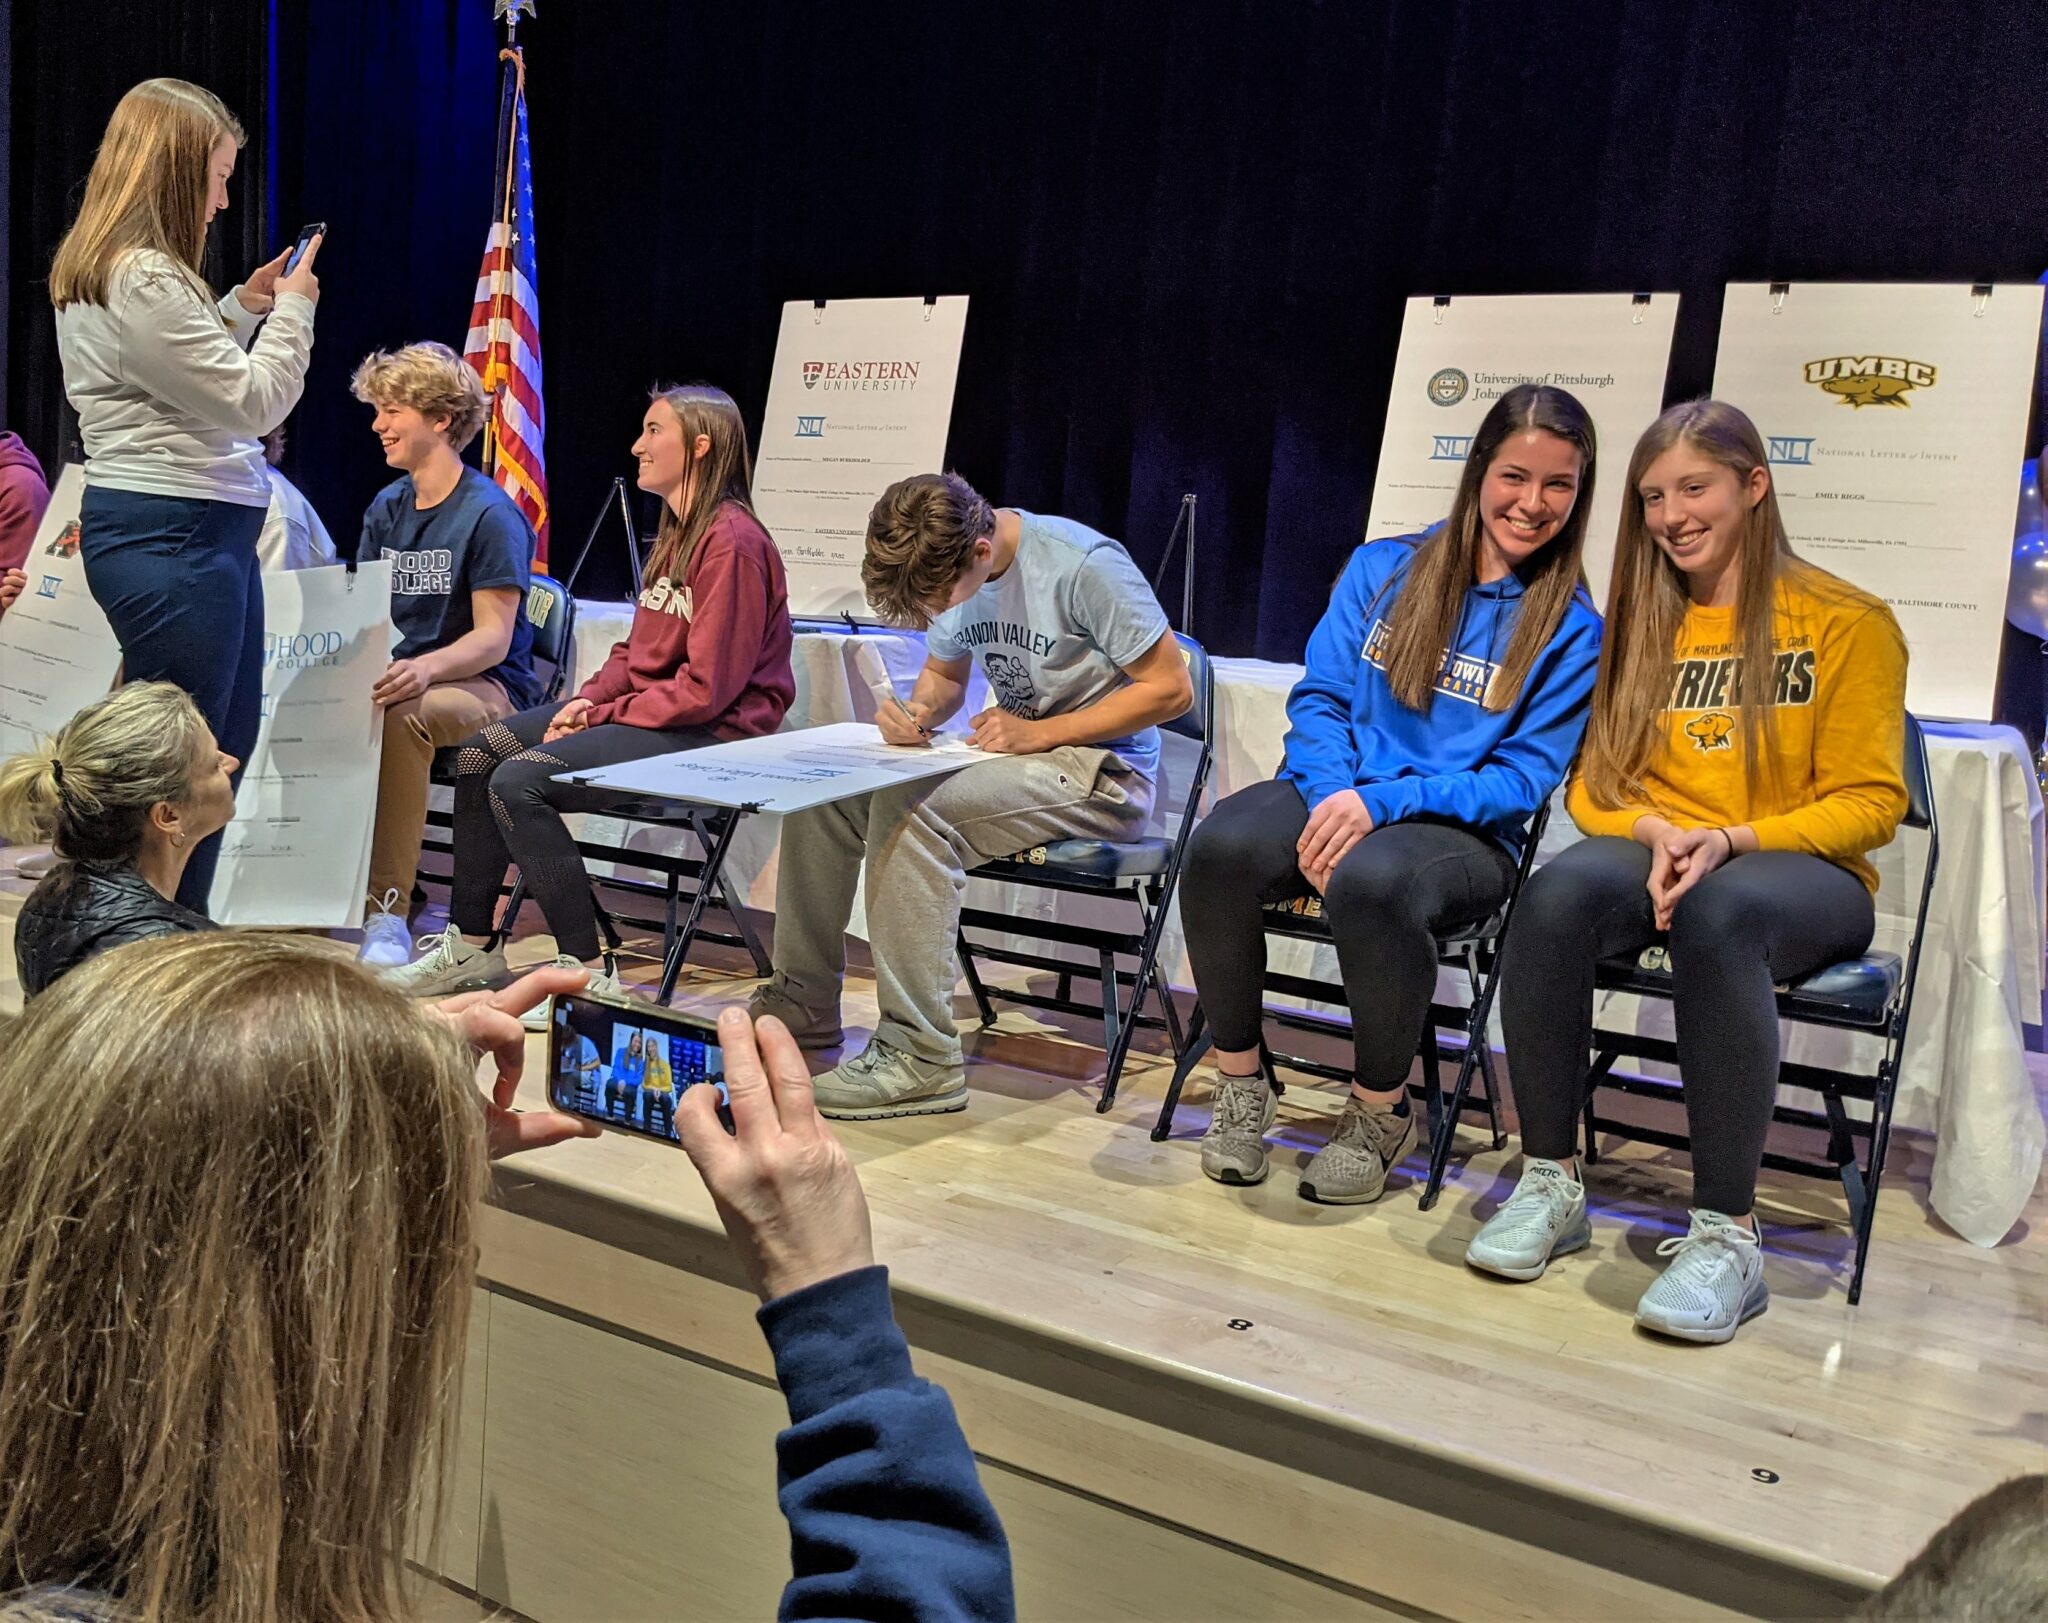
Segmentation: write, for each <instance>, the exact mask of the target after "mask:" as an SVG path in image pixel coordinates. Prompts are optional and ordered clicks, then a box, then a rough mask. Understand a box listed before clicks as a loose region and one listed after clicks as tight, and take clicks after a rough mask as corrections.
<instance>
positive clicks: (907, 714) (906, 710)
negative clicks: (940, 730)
mask: <svg viewBox="0 0 2048 1623" xmlns="http://www.w3.org/2000/svg"><path fill="white" fill-rule="evenodd" d="M889 702H890V703H891V704H893V705H894V706H895V707H896V708H897V709H898V710H900V711H902V712H903V719H904V720H905V721H907V722H909V723H910V725H911V726H913V727H915V728H916V729H917V730H918V733H919V734H920V736H922V737H924V738H926V739H931V738H936V737H937V736H938V735H937V734H936V733H935V732H933V731H932V729H931V728H929V727H927V726H926V725H925V724H924V723H923V722H921V721H919V720H918V719H917V717H916V716H914V715H912V714H911V711H910V706H909V705H907V704H905V703H904V702H903V700H902V699H901V698H900V697H898V696H897V694H896V693H895V692H894V691H893V690H891V692H890V694H889Z"/></svg>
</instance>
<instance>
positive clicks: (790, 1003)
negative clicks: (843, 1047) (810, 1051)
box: [747, 979, 846, 1048]
mask: <svg viewBox="0 0 2048 1623" xmlns="http://www.w3.org/2000/svg"><path fill="white" fill-rule="evenodd" d="M764 1014H772V1015H774V1016H775V1018H776V1019H778V1020H780V1021H781V1022H782V1023H783V1024H784V1025H785V1026H787V1027H789V1034H790V1035H791V1036H792V1037H794V1038H795V1039H796V1045H797V1047H799V1048H837V1047H838V1046H839V1045H840V1044H841V1043H843V1042H845V1041H846V1031H845V1028H844V1027H842V1026H841V1025H840V1023H839V1011H838V1010H837V1009H813V1008H811V1007H810V1006H809V1005H808V1004H804V1003H799V1002H797V1000H796V999H795V998H794V997H792V996H791V995H790V993H789V989H788V988H787V987H785V986H784V985H783V984H782V982H781V981H780V980H779V979H777V980H771V981H764V982H763V983H762V984H761V985H759V986H757V987H755V988H754V995H753V996H752V997H750V998H748V999H747V1018H748V1019H749V1020H758V1019H760V1018H761V1016H762V1015H764Z"/></svg>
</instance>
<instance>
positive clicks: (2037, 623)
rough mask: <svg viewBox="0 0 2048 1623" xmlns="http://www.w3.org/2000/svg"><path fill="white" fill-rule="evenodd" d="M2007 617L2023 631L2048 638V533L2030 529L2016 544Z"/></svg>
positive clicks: (2009, 579) (2006, 595) (2013, 554)
mask: <svg viewBox="0 0 2048 1623" xmlns="http://www.w3.org/2000/svg"><path fill="white" fill-rule="evenodd" d="M2005 617H2006V618H2007V619H2008V620H2010V621H2011V622H2012V623H2013V624H2014V625H2016V626H2018V627H2019V628H2020V630H2022V631H2026V632H2031V633H2032V634H2033V635H2034V636H2036V637H2041V638H2048V532H2044V531H2042V530H2038V529H2037V530H2030V531H2029V532H2028V533H2027V534H2025V535H2023V536H2021V537H2020V538H2019V539H2018V540H2017V541H2015V542H2013V544H2012V574H2011V575H2010V576H2009V577H2008V578H2007V580H2006V587H2005Z"/></svg>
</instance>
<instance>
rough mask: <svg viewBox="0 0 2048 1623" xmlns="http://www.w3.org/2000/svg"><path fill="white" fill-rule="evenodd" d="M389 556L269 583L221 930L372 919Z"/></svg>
mask: <svg viewBox="0 0 2048 1623" xmlns="http://www.w3.org/2000/svg"><path fill="white" fill-rule="evenodd" d="M390 622H391V562H390V560H389V559H387V558H380V559H378V560H377V561H375V562H374V563H367V564H364V565H362V566H361V567H360V568H359V569H357V570H356V571H355V575H354V578H353V580H351V578H350V574H349V571H348V570H347V569H346V568H344V567H343V566H341V565H339V564H335V565H331V566H329V567H326V568H322V569H294V570H286V571H284V572H282V573H279V574H270V575H265V576H264V577H263V624H264V632H263V727H262V731H261V732H259V733H258V734H257V737H256V747H255V748H254V749H253V750H252V751H250V754H249V761H248V765H247V767H246V768H245V770H244V772H243V775H242V786H241V790H240V792H239V793H238V794H237V795H236V797H235V820H234V822H232V823H231V824H229V825H228V829H227V833H226V835H225V837H224V838H223V840H222V842H221V854H220V868H219V870H218V872H216V874H215V875H214V881H213V895H212V913H213V916H214V918H216V919H218V920H219V921H220V922H221V923H223V924H238V925H258V926H280V927H286V926H288V927H296V928H301V929H328V930H333V929H344V930H352V929H355V928H357V927H359V926H360V925H361V924H362V922H363V902H364V892H365V890H367V889H368V887H369V882H370V836H371V833H372V830H373V829H374V827H375V817H376V809H377V772H378V767H379V765H380V764H381V762H382V759H383V753H384V721H383V713H382V712H381V711H380V710H378V708H377V707H376V705H375V704H374V703H373V702H372V701H371V698H370V693H371V690H372V689H373V688H375V686H376V685H377V678H378V677H380V676H382V675H383V674H384V670H385V667H386V666H387V665H389V664H390V662H391V656H390V653H389V649H390V646H391V631H390Z"/></svg>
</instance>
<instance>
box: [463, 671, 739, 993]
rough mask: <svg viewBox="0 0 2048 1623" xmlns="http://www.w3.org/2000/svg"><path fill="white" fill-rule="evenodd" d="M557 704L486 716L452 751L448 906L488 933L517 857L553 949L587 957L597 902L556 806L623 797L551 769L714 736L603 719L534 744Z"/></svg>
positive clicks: (688, 745) (662, 750) (611, 762)
mask: <svg viewBox="0 0 2048 1623" xmlns="http://www.w3.org/2000/svg"><path fill="white" fill-rule="evenodd" d="M560 708H561V706H560V705H542V706H540V707H539V708H538V709H534V710H522V711H521V712H520V713H519V714H518V715H516V716H508V717H506V719H505V720H503V721H494V722H492V723H491V725H490V726H488V727H486V728H485V729H484V730H483V731H482V732H480V733H478V734H477V735H476V737H474V738H472V739H470V740H468V742H466V743H464V744H463V745H461V746H460V747H459V748H458V750H457V751H456V755H455V882H454V885H453V887H452V896H451V899H450V905H449V909H448V913H449V919H450V921H451V922H452V923H453V924H454V925H455V927H456V928H457V929H458V930H461V931H462V932H463V933H464V934H465V935H488V934H489V933H490V931H491V930H492V928H493V926H494V922H495V916H496V914H497V911H498V886H499V885H500V884H501V883H502V882H503V881H504V878H505V866H506V864H507V863H509V862H516V863H518V864H519V871H520V873H522V874H523V875H524V876H525V878H526V886H527V889H528V890H529V891H531V892H532V893H533V899H534V900H535V901H537V902H539V903H540V910H541V913H542V915H543V916H544V917H545V918H546V919H547V921H548V928H549V929H550V930H552V931H553V932H554V936H555V948H556V950H557V951H558V952H563V953H567V954H568V955H569V956H570V957H571V958H595V957H596V956H597V955H598V951H599V946H598V940H597V908H596V905H595V904H594V903H593V902H592V900H591V896H590V876H589V875H588V874H586V873H585V872H584V871H583V859H582V858H581V857H580V856H578V855H577V854H576V841H575V838H574V836H572V835H571V834H570V833H569V829H568V825H567V824H565V823H564V822H563V821H562V814H563V813H564V812H577V811H582V812H601V811H604V810H605V809H606V808H608V807H610V806H613V805H616V804H617V803H618V802H619V800H620V799H621V798H622V797H621V796H620V794H619V793H618V791H617V790H615V789H580V788H578V787H577V786H576V785H574V784H570V783H556V782H555V781H554V775H555V774H556V773H557V772H575V771H583V770H587V769H589V768H592V767H600V766H617V765H618V764H619V763H620V762H621V761H638V760H642V759H644V758H645V757H647V756H649V755H667V754H669V753H670V752H671V751H674V750H687V749H698V748H700V747H702V746H703V745H705V744H713V743H716V742H717V740H716V739H715V738H713V737H712V736H711V734H710V733H708V732H704V731H702V730H699V729H696V728H682V729H678V730H675V731H669V732H656V731H655V730H654V729H653V728H650V727H627V726H623V725H620V724H617V723H607V724H606V725H604V726H602V727H588V728H585V729H584V730H583V731H582V732H579V733H570V734H569V735H568V736H566V737H564V738H558V739H556V740H555V741H554V742H553V743H552V744H549V745H547V746H545V747H541V743H540V740H541V735H542V734H543V733H545V732H546V731H547V729H548V723H549V722H550V721H552V720H553V719H554V717H555V713H556V711H558V710H559V709H560ZM506 922H507V924H508V925H509V924H510V922H511V921H510V920H507V921H506Z"/></svg>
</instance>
